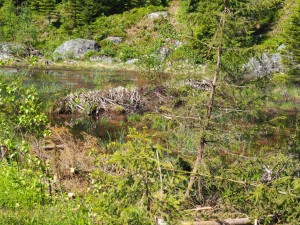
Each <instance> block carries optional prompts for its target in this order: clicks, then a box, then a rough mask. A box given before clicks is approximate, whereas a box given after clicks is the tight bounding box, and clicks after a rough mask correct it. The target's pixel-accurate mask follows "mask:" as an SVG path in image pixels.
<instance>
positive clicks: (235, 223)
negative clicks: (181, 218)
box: [181, 218, 252, 225]
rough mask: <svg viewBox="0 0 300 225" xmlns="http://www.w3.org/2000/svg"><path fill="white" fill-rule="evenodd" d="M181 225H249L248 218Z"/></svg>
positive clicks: (184, 223)
mask: <svg viewBox="0 0 300 225" xmlns="http://www.w3.org/2000/svg"><path fill="white" fill-rule="evenodd" d="M181 224H182V225H251V224H252V221H251V220H250V219H249V218H237V219H226V220H215V221H199V222H182V223H181Z"/></svg>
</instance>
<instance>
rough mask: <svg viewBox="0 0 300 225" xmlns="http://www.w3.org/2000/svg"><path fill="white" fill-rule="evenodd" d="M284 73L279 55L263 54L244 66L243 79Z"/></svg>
mask: <svg viewBox="0 0 300 225" xmlns="http://www.w3.org/2000/svg"><path fill="white" fill-rule="evenodd" d="M284 71H285V68H284V65H283V63H282V56H281V54H280V53H272V54H268V53H263V54H262V55H261V56H260V57H258V58H251V59H250V60H249V61H248V63H247V64H246V65H245V66H244V73H245V78H249V79H252V78H258V77H264V76H268V75H271V74H273V73H283V72H284Z"/></svg>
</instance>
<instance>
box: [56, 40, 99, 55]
mask: <svg viewBox="0 0 300 225" xmlns="http://www.w3.org/2000/svg"><path fill="white" fill-rule="evenodd" d="M98 50H99V45H98V44H97V42H96V41H94V40H88V39H81V38H78V39H73V40H69V41H66V42H65V43H63V44H62V45H61V46H59V47H58V48H57V49H56V50H55V51H54V54H56V55H57V56H58V57H59V58H76V59H78V58H82V57H84V55H85V54H86V53H88V52H90V51H98Z"/></svg>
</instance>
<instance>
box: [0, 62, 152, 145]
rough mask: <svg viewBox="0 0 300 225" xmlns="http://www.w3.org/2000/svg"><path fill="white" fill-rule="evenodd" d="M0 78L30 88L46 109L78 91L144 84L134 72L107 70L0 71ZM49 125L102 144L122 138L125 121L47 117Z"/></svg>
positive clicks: (118, 117) (106, 117)
mask: <svg viewBox="0 0 300 225" xmlns="http://www.w3.org/2000/svg"><path fill="white" fill-rule="evenodd" d="M0 78H3V79H7V80H15V79H17V78H20V79H21V80H22V83H23V85H24V86H28V87H29V86H33V87H35V88H36V90H37V91H38V93H39V96H40V98H41V99H42V100H43V101H44V102H45V105H48V106H46V107H49V105H51V104H52V103H51V102H53V101H55V100H57V99H58V98H59V97H61V96H64V95H66V94H68V93H70V92H76V91H81V90H95V89H100V90H101V89H109V88H112V87H117V86H143V85H146V84H147V83H146V82H145V80H144V79H143V78H142V77H141V75H140V74H139V73H137V72H114V71H108V70H91V71H86V70H85V71H75V70H73V71H72V70H32V71H25V70H20V69H15V68H0ZM49 119H50V122H51V124H52V125H58V126H66V127H68V128H69V129H70V132H72V133H73V134H74V135H75V136H76V137H78V138H80V137H81V132H86V133H89V134H91V135H93V136H96V137H99V138H101V139H102V140H107V141H109V140H116V139H119V138H122V136H123V135H125V134H126V130H127V129H126V126H125V123H126V117H125V116H121V115H102V116H101V117H98V118H91V117H83V116H78V115H49Z"/></svg>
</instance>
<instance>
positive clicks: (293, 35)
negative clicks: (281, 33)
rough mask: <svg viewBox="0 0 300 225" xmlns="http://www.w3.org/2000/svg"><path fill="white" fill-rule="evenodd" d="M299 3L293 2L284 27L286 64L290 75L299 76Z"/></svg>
mask: <svg viewBox="0 0 300 225" xmlns="http://www.w3.org/2000/svg"><path fill="white" fill-rule="evenodd" d="M299 27H300V1H298V0H297V1H295V5H294V7H293V9H292V13H291V16H290V18H289V19H288V21H287V23H286V25H285V38H286V44H287V46H288V49H287V55H288V56H287V58H288V59H287V64H288V66H289V70H290V71H289V72H290V74H292V75H295V76H297V75H299V74H300V73H299V63H300V51H299V49H300V48H299V42H300V37H299V32H300V28H299Z"/></svg>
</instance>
